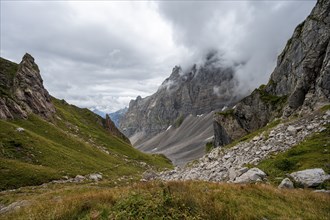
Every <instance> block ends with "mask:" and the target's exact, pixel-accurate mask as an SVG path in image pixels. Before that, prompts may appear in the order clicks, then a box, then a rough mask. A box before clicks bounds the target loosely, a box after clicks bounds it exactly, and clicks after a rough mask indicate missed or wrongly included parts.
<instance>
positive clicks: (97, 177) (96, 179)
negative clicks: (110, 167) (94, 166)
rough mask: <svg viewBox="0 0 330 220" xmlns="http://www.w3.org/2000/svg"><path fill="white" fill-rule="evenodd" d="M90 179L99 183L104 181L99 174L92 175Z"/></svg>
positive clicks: (89, 176)
mask: <svg viewBox="0 0 330 220" xmlns="http://www.w3.org/2000/svg"><path fill="white" fill-rule="evenodd" d="M88 179H90V180H93V181H95V182H97V181H99V180H102V175H101V174H99V173H91V174H89V175H88Z"/></svg>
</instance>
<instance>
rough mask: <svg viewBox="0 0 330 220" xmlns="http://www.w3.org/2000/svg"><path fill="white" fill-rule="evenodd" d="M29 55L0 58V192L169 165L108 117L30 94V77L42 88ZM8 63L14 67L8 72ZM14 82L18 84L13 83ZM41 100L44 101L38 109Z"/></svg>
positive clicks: (133, 175)
mask: <svg viewBox="0 0 330 220" xmlns="http://www.w3.org/2000/svg"><path fill="white" fill-rule="evenodd" d="M31 58H32V57H31V56H30V55H25V56H24V58H23V61H22V62H21V64H19V65H18V64H14V63H12V62H10V61H7V60H5V59H1V69H2V72H1V78H4V79H5V78H6V79H7V80H6V81H2V82H8V83H7V84H6V85H7V87H6V86H5V85H2V87H1V88H2V90H1V91H2V93H1V100H5V102H3V103H2V105H1V106H0V110H1V111H2V112H5V113H6V115H7V116H10V117H7V119H6V120H5V119H1V120H0V161H1V163H0V189H1V190H4V189H11V188H18V187H21V186H26V185H38V184H42V183H45V182H49V181H51V180H54V179H61V178H62V177H63V176H66V177H68V178H70V177H74V176H76V175H87V174H90V173H101V174H102V175H103V177H104V178H105V179H117V178H120V177H123V176H126V177H127V178H133V179H134V178H139V175H141V173H142V172H143V171H145V170H146V169H149V168H153V169H161V168H164V167H171V164H170V162H169V161H168V160H167V159H166V158H165V157H163V156H158V155H148V154H143V153H141V152H140V151H138V150H136V149H134V148H133V147H132V146H131V145H130V144H129V141H128V140H127V138H126V137H125V136H124V135H122V134H121V133H120V132H119V131H118V130H115V129H116V128H115V126H111V129H110V128H109V126H110V125H111V123H110V122H109V120H110V119H107V120H106V119H103V118H101V117H100V116H98V115H96V114H94V113H93V112H91V111H89V110H88V109H81V108H78V107H76V106H73V105H70V104H68V103H66V102H65V101H64V100H58V99H56V98H53V97H51V96H41V95H40V94H39V93H34V92H31V91H32V90H33V89H35V88H34V87H33V86H32V88H30V86H29V85H32V83H33V82H34V79H38V82H41V84H40V85H39V88H41V87H42V88H43V86H42V80H41V77H40V74H39V70H37V69H31V67H32V68H36V65H33V63H34V59H33V60H32V59H31ZM32 62H33V63H32ZM26 64H28V65H26ZM7 66H8V67H9V69H10V70H13V72H10V74H9V73H8V68H5V67H7ZM29 68H30V71H29ZM20 70H24V72H22V71H20ZM15 71H16V72H15ZM7 73H8V74H7ZM5 74H7V75H5ZM24 74H25V75H24ZM7 76H10V78H8V77H7ZM17 76H19V77H21V78H24V76H25V77H26V79H24V80H25V81H24V80H23V81H24V82H27V83H24V87H20V86H19V85H20V81H19V79H17ZM31 77H32V78H31ZM13 81H14V83H16V82H17V86H11V85H12V84H11V82H13ZM8 85H9V86H8ZM4 88H5V89H6V90H5V89H4ZM43 89H44V88H43ZM4 91H5V92H4ZM17 91H22V92H17ZM43 91H44V94H48V92H47V93H46V91H47V90H45V89H44V90H43ZM15 92H16V93H15ZM22 93H23V96H21V97H26V98H24V99H18V98H17V94H22ZM34 100H37V101H36V102H34ZM8 103H9V104H8ZM43 103H47V105H43V108H40V105H41V106H42V104H43ZM49 108H50V109H51V111H48V109H49ZM17 109H21V110H22V111H18V112H17V111H16V110H17ZM38 109H39V110H40V111H37V110H38ZM109 124H110V125H109Z"/></svg>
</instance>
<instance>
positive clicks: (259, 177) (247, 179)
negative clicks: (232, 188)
mask: <svg viewBox="0 0 330 220" xmlns="http://www.w3.org/2000/svg"><path fill="white" fill-rule="evenodd" d="M265 177H266V174H265V173H264V172H263V171H262V170H260V169H259V168H256V167H254V168H251V169H249V170H248V171H247V172H245V173H243V174H242V175H241V176H239V177H237V178H236V179H235V181H234V183H253V182H258V181H263V180H264V179H265Z"/></svg>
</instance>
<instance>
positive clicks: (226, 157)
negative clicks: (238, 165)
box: [223, 154, 231, 159]
mask: <svg viewBox="0 0 330 220" xmlns="http://www.w3.org/2000/svg"><path fill="white" fill-rule="evenodd" d="M230 157H231V156H230V154H226V155H225V156H224V157H223V158H225V159H229V158H230Z"/></svg>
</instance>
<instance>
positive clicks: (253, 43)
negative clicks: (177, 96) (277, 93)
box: [158, 1, 315, 93]
mask: <svg viewBox="0 0 330 220" xmlns="http://www.w3.org/2000/svg"><path fill="white" fill-rule="evenodd" d="M314 5H315V1H304V2H302V1H211V2H208V1H207V2H198V1H194V2H186V1H179V2H174V1H173V2H172V1H170V2H166V1H162V2H160V3H159V8H158V10H159V11H160V13H161V14H162V15H163V16H164V18H166V19H167V20H168V21H169V23H170V24H171V25H172V26H173V28H174V31H173V34H174V35H175V37H174V39H175V40H176V41H177V43H179V44H184V45H185V47H187V48H189V50H190V51H192V52H191V54H192V55H191V57H190V58H189V59H187V61H185V64H186V65H191V64H190V63H199V62H201V61H200V58H201V57H203V56H205V54H206V53H207V52H208V51H209V50H219V51H221V54H223V56H222V58H223V59H225V60H226V62H227V63H228V64H230V65H234V64H235V63H236V64H237V63H238V64H241V65H239V66H237V77H238V79H239V81H240V85H241V86H240V92H241V93H247V92H248V91H249V90H251V89H253V88H254V87H256V86H258V85H260V84H261V83H265V82H266V81H267V79H268V77H269V75H270V73H271V71H272V69H273V68H274V66H275V62H276V57H277V55H278V54H279V53H280V51H281V50H282V49H283V48H284V45H285V43H286V40H288V38H289V37H290V36H291V34H292V33H293V29H294V28H295V26H297V25H298V24H299V23H300V22H302V21H303V20H304V19H305V17H306V16H307V15H308V14H309V12H310V10H311V9H312V7H313V6H314Z"/></svg>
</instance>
